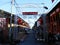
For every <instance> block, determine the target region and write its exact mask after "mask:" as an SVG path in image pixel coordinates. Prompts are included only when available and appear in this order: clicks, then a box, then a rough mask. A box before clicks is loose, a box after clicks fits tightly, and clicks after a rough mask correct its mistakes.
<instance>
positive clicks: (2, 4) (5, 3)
mask: <svg viewBox="0 0 60 45" xmlns="http://www.w3.org/2000/svg"><path fill="white" fill-rule="evenodd" d="M10 2H11V1H9V2H4V3H1V4H0V6H4V5H7V4H9V3H10Z"/></svg>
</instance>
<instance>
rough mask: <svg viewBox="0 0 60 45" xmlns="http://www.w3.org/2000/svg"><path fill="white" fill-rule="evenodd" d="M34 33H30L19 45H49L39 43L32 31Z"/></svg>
mask: <svg viewBox="0 0 60 45" xmlns="http://www.w3.org/2000/svg"><path fill="white" fill-rule="evenodd" d="M31 32H32V33H29V34H28V36H27V38H26V39H25V40H24V41H22V42H20V43H19V44H17V45H47V44H46V43H42V42H38V41H36V40H35V36H34V32H33V31H31Z"/></svg>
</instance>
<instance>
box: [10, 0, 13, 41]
mask: <svg viewBox="0 0 60 45" xmlns="http://www.w3.org/2000/svg"><path fill="white" fill-rule="evenodd" d="M13 5H14V0H11V16H10V30H9V39H10V41H12V39H13V30H12V15H13Z"/></svg>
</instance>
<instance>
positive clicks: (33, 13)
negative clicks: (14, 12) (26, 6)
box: [22, 12, 38, 15]
mask: <svg viewBox="0 0 60 45" xmlns="http://www.w3.org/2000/svg"><path fill="white" fill-rule="evenodd" d="M22 14H23V15H37V14H38V12H22Z"/></svg>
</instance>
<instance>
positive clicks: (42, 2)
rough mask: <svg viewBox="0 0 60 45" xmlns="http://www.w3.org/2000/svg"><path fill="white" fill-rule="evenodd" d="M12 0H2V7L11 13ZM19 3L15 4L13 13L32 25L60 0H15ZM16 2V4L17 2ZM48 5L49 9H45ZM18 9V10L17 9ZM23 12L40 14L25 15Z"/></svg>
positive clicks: (0, 3)
mask: <svg viewBox="0 0 60 45" xmlns="http://www.w3.org/2000/svg"><path fill="white" fill-rule="evenodd" d="M11 1H12V0H5V1H3V0H0V9H1V10H4V11H7V12H10V13H11ZM15 1H16V3H17V4H18V5H13V8H12V13H13V14H15V15H18V16H19V17H21V18H22V19H23V20H25V21H26V22H28V23H29V25H30V26H31V27H32V26H33V24H34V23H35V21H37V20H38V18H39V17H40V16H41V14H43V13H48V12H49V11H50V10H51V9H52V8H53V7H54V6H55V5H56V4H57V3H58V2H59V1H60V0H54V2H53V3H52V1H51V0H15ZM16 3H15V4H16ZM44 6H46V7H48V9H47V10H46V9H44V8H43V7H44ZM17 10H18V11H17ZM22 12H38V14H39V15H37V16H34V15H29V16H28V15H27V16H23V15H22Z"/></svg>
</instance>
